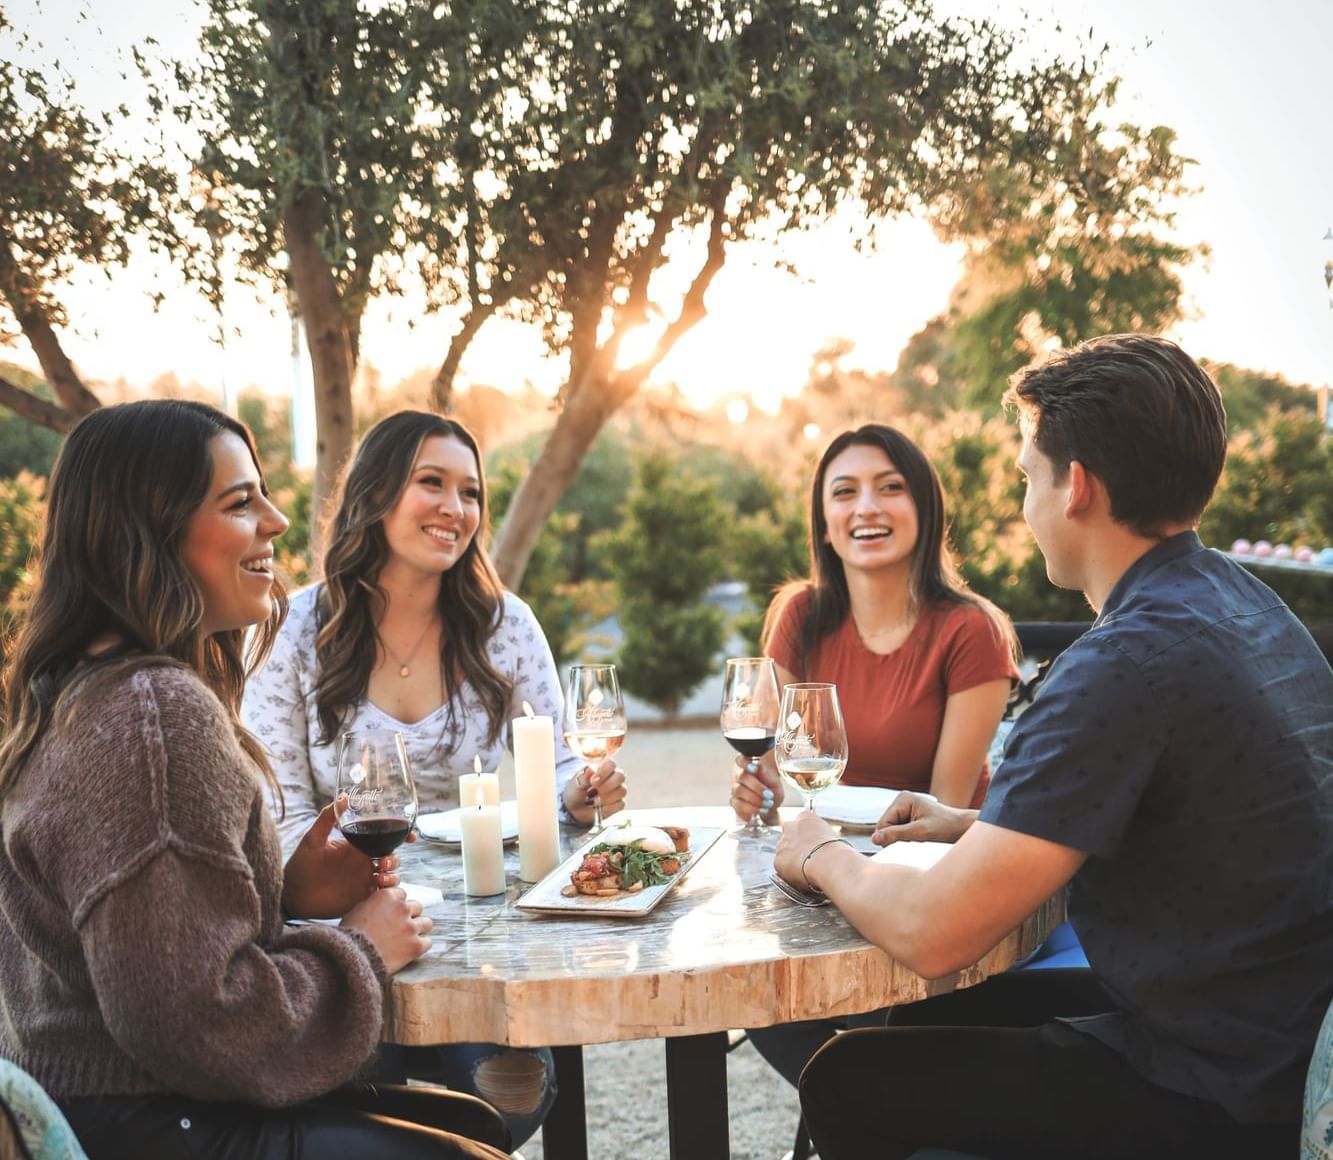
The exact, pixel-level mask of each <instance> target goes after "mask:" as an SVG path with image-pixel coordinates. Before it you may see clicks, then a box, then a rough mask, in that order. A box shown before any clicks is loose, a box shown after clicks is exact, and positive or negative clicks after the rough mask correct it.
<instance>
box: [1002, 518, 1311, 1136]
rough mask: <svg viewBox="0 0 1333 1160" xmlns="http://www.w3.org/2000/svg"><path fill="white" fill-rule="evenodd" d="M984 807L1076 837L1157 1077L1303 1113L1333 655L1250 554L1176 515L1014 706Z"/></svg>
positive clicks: (1080, 886)
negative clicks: (1178, 527) (1236, 551)
mask: <svg viewBox="0 0 1333 1160" xmlns="http://www.w3.org/2000/svg"><path fill="white" fill-rule="evenodd" d="M980 817H981V820H982V821H985V822H990V823H992V824H994V825H998V826H1003V827H1005V828H1007V829H1011V830H1017V831H1021V832H1023V833H1026V834H1032V835H1034V836H1036V837H1040V838H1045V839H1048V840H1050V841H1053V842H1058V843H1060V844H1062V845H1065V846H1070V847H1072V848H1075V849H1078V850H1082V851H1084V852H1086V853H1087V854H1088V855H1089V857H1088V860H1087V861H1086V862H1085V863H1084V866H1083V868H1082V869H1081V870H1080V871H1079V873H1078V874H1077V875H1076V876H1075V878H1074V881H1073V883H1072V885H1071V888H1070V896H1069V915H1070V920H1071V922H1072V923H1073V926H1074V929H1075V930H1076V932H1077V933H1078V936H1079V938H1080V940H1081V941H1082V943H1083V947H1084V950H1085V951H1086V953H1087V956H1088V962H1089V964H1090V965H1091V967H1092V969H1093V970H1094V971H1095V972H1096V973H1097V976H1098V978H1099V979H1100V980H1101V981H1102V982H1103V984H1104V985H1105V986H1106V988H1107V990H1108V992H1109V993H1110V994H1111V995H1112V996H1113V997H1114V999H1115V1001H1116V1004H1117V1007H1118V1011H1117V1012H1116V1013H1114V1014H1109V1015H1105V1016H1097V1017H1094V1018H1090V1019H1082V1020H1075V1021H1072V1022H1073V1025H1074V1026H1076V1027H1078V1028H1079V1029H1080V1030H1082V1031H1085V1032H1087V1033H1088V1034H1091V1035H1093V1036H1095V1037H1096V1038H1098V1039H1099V1040H1101V1041H1102V1042H1104V1043H1106V1044H1107V1045H1108V1046H1110V1047H1111V1048H1113V1049H1114V1050H1115V1051H1117V1052H1119V1053H1121V1054H1122V1055H1124V1056H1125V1057H1126V1058H1127V1060H1128V1062H1129V1063H1130V1064H1131V1065H1132V1066H1133V1067H1134V1068H1135V1069H1136V1070H1137V1071H1139V1072H1140V1073H1141V1074H1142V1075H1143V1076H1144V1077H1145V1078H1147V1079H1148V1080H1150V1081H1151V1082H1153V1083H1156V1084H1159V1085H1160V1086H1163V1087H1166V1088H1169V1089H1171V1090H1174V1091H1179V1092H1184V1093H1186V1094H1189V1095H1194V1096H1198V1097H1201V1098H1204V1099H1208V1100H1212V1101H1213V1102H1215V1103H1219V1104H1221V1105H1222V1106H1223V1107H1224V1108H1226V1109H1227V1111H1228V1112H1230V1113H1231V1114H1232V1115H1233V1116H1234V1117H1236V1118H1237V1119H1238V1120H1242V1121H1246V1122H1296V1121H1298V1120H1299V1119H1300V1101H1301V1088H1302V1083H1303V1079H1304V1069H1305V1066H1306V1064H1307V1062H1308V1060H1309V1058H1310V1052H1311V1050H1312V1047H1313V1044H1314V1040H1315V1034H1316V1031H1317V1029H1318V1027H1319V1022H1320V1019H1321V1018H1322V1017H1323V1012H1324V1009H1325V1007H1326V1006H1327V1005H1328V1001H1329V998H1330V994H1331V993H1333V673H1331V672H1330V670H1329V666H1328V663H1327V661H1325V659H1324V657H1323V655H1322V654H1321V653H1320V652H1319V649H1318V647H1317V646H1316V645H1315V643H1314V641H1313V640H1312V639H1311V638H1310V636H1309V634H1308V633H1307V632H1306V631H1305V629H1304V627H1303V626H1302V625H1301V623H1300V622H1299V621H1298V620H1297V619H1296V618H1295V616H1293V615H1292V613H1291V612H1290V610H1289V609H1288V608H1287V607H1286V605H1284V604H1283V603H1282V602H1281V600H1279V599H1278V597H1277V596H1276V595H1275V594H1274V593H1273V592H1272V590H1271V589H1269V588H1268V587H1267V586H1266V585H1264V584H1263V583H1262V582H1261V581H1259V580H1257V579H1255V578H1254V577H1253V576H1251V575H1250V574H1249V573H1248V572H1246V571H1245V570H1244V569H1243V568H1240V567H1239V566H1238V565H1236V564H1235V563H1233V562H1232V561H1230V560H1228V559H1227V558H1226V557H1225V556H1223V555H1221V554H1220V553H1218V552H1213V551H1209V550H1207V549H1205V548H1204V547H1203V546H1202V544H1201V543H1200V542H1199V540H1198V537H1197V536H1195V535H1194V534H1193V533H1185V534H1182V535H1179V536H1174V537H1172V538H1170V539H1168V540H1166V541H1164V542H1162V543H1161V544H1159V545H1157V546H1156V547H1154V548H1153V549H1152V550H1150V551H1149V552H1148V553H1146V554H1145V555H1144V556H1143V557H1141V558H1140V559H1139V560H1138V561H1137V562H1136V563H1135V564H1134V565H1133V566H1131V568H1130V569H1129V570H1128V571H1127V572H1126V574H1125V575H1124V576H1123V577H1122V578H1121V580H1120V582H1119V583H1118V584H1117V585H1116V587H1115V589H1114V590H1113V591H1112V593H1111V594H1110V596H1109V598H1108V599H1107V601H1106V605H1105V607H1104V608H1103V609H1102V611H1101V614H1100V615H1099V616H1098V618H1097V620H1096V622H1095V623H1094V625H1093V627H1092V628H1091V629H1090V630H1089V631H1088V632H1087V633H1086V634H1085V635H1084V636H1083V637H1081V638H1080V639H1079V640H1078V641H1077V642H1076V643H1075V644H1073V645H1071V646H1070V647H1069V648H1068V649H1067V650H1066V651H1065V652H1064V653H1063V654H1062V655H1061V656H1060V658H1059V659H1058V660H1057V661H1056V662H1055V664H1054V666H1053V667H1052V669H1051V672H1050V674H1049V676H1048V677H1047V679H1046V681H1045V682H1044V684H1043V686H1042V688H1041V691H1040V692H1039V693H1038V695H1037V698H1036V700H1035V702H1034V703H1033V705H1032V706H1031V708H1030V709H1029V710H1028V711H1027V712H1026V713H1024V714H1023V716H1022V717H1020V718H1019V721H1018V723H1017V724H1016V725H1015V727H1014V730H1013V732H1012V733H1011V735H1010V738H1009V742H1008V745H1007V746H1006V749H1005V759H1004V763H1003V764H1002V765H1001V767H1000V769H999V772H998V773H997V774H996V777H995V780H994V782H993V784H992V786H991V789H990V794H989V796H988V797H987V800H986V803H985V805H984V806H983V807H982V810H981V815H980Z"/></svg>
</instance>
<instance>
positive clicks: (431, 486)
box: [384, 435, 481, 574]
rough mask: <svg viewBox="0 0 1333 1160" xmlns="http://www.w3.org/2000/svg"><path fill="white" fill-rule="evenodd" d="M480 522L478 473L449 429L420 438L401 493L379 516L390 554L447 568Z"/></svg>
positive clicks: (433, 569)
mask: <svg viewBox="0 0 1333 1160" xmlns="http://www.w3.org/2000/svg"><path fill="white" fill-rule="evenodd" d="M480 523H481V473H480V470H479V468H478V466H477V458H476V456H475V455H473V454H472V450H471V449H470V448H469V447H468V446H467V444H465V443H463V442H462V441H461V440H459V439H457V438H456V437H454V436H453V435H432V436H430V438H428V439H424V440H422V443H421V450H420V451H418V452H417V458H416V462H415V463H414V464H413V465H412V474H411V475H410V476H409V477H408V480H407V486H406V487H405V488H404V489H403V494H402V495H400V496H399V497H398V502H397V503H396V504H394V506H393V508H392V509H391V510H390V511H389V514H388V515H386V516H385V517H384V538H385V540H386V541H387V542H388V545H389V553H390V556H391V558H393V559H394V560H396V561H397V562H399V563H401V564H406V565H408V566H410V567H412V568H415V569H416V570H417V571H420V572H424V573H435V574H439V573H442V572H447V571H449V569H450V568H452V567H453V566H454V565H455V564H457V563H458V561H459V560H461V559H462V558H463V553H464V552H466V551H467V547H468V545H469V544H470V543H471V542H472V539H473V537H474V536H475V535H476V534H477V528H478V526H479V525H480Z"/></svg>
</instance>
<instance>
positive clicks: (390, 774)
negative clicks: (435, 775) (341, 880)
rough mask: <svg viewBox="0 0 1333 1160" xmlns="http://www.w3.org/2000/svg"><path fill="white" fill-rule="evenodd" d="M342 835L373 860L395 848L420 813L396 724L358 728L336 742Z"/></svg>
mask: <svg viewBox="0 0 1333 1160" xmlns="http://www.w3.org/2000/svg"><path fill="white" fill-rule="evenodd" d="M344 795H345V796H346V804H345V805H344V807H343V811H342V813H341V814H340V815H339V816H338V829H339V830H341V831H342V836H343V837H344V838H346V839H347V840H348V841H349V842H351V844H352V845H353V846H355V847H356V848H357V849H358V850H360V851H361V853H363V854H364V855H366V857H367V858H370V859H371V860H372V861H373V862H374V866H375V872H376V873H378V872H379V861H380V859H381V858H385V857H387V856H388V855H390V854H392V853H393V852H394V851H395V850H396V849H398V847H399V846H400V845H402V843H403V842H404V841H406V840H407V835H408V834H409V833H410V832H411V830H412V824H413V822H415V821H416V819H417V787H416V784H415V783H414V782H413V781H412V766H411V765H410V763H409V762H408V760H407V749H406V747H405V746H404V745H403V735H402V734H401V733H399V732H398V731H397V730H396V729H357V730H354V731H352V732H350V733H344V734H343V735H342V737H341V739H340V741H339V746H338V790H337V797H338V799H342V798H343V797H344Z"/></svg>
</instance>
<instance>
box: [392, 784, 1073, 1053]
mask: <svg viewBox="0 0 1333 1160" xmlns="http://www.w3.org/2000/svg"><path fill="white" fill-rule="evenodd" d="M632 813H633V816H634V818H635V819H636V820H642V821H643V822H645V823H648V824H667V825H670V824H675V825H686V826H720V827H727V826H730V825H732V824H734V817H733V815H732V813H731V810H730V809H728V808H726V807H713V806H707V807H692V808H687V809H680V808H672V809H656V810H634V811H632ZM586 840H587V836H586V834H585V833H584V832H583V831H581V830H577V829H569V830H567V831H565V832H562V835H561V841H562V846H563V850H564V852H565V853H569V852H572V851H573V850H575V849H577V848H578V847H579V846H581V845H582V844H583V843H584V842H585V841H586ZM776 844H777V835H776V834H772V835H770V836H768V837H765V838H763V839H752V838H746V837H738V836H735V835H732V834H723V836H722V837H721V838H720V839H719V840H718V841H717V842H716V843H715V844H714V845H713V846H712V847H711V849H709V850H708V851H707V852H706V853H705V854H703V855H702V856H701V857H700V858H699V859H698V860H697V862H696V863H695V864H693V865H692V866H691V868H690V870H689V873H688V874H686V875H685V876H684V878H683V879H682V880H681V882H680V883H679V884H678V885H677V887H676V888H675V889H674V890H673V891H672V892H671V893H670V894H668V895H667V896H666V897H665V898H664V899H663V900H662V902H661V903H660V904H659V905H658V906H657V907H656V908H655V909H654V910H653V911H652V912H651V913H650V914H648V915H647V916H645V917H642V918H635V919H624V918H601V917H583V916H581V915H580V916H576V917H567V916H551V915H545V914H533V913H530V912H526V911H522V910H519V909H517V908H516V907H515V906H514V903H515V902H516V901H517V899H518V898H520V897H521V896H522V895H523V893H524V892H526V890H527V889H528V888H529V884H527V883H521V882H519V881H518V852H517V850H516V849H515V848H513V847H509V848H508V849H507V850H506V857H505V868H506V876H507V884H508V889H507V891H506V893H505V894H504V895H497V896H495V897H493V898H469V897H467V896H466V895H465V894H464V893H463V886H462V860H461V858H460V856H459V854H458V852H457V850H456V848H449V847H445V846H441V845H437V844H434V843H430V842H425V841H418V842H416V843H413V844H412V845H411V846H408V847H404V848H403V849H402V851H401V854H402V862H403V865H402V870H401V875H402V878H403V881H405V882H410V883H413V884H416V885H421V886H433V887H436V888H438V889H439V890H440V891H441V892H442V893H443V896H444V899H443V902H442V903H441V904H440V905H436V906H431V907H429V908H428V909H427V913H429V914H430V916H431V917H432V919H434V922H435V929H434V931H433V938H434V946H433V947H432V949H431V950H430V951H429V952H428V953H427V954H426V955H425V956H423V957H422V958H421V959H420V960H418V961H417V962H416V963H414V964H413V965H412V966H410V967H408V968H407V969H405V970H404V971H402V972H401V973H400V974H399V975H398V976H397V977H396V978H395V980H394V982H393V986H392V988H391V994H390V998H389V1011H388V1018H387V1021H386V1029H385V1030H386V1038H387V1039H389V1040H391V1041H393V1042H397V1043H405V1044H428V1043H452V1042H469V1041H477V1042H487V1043H507V1044H512V1045H514V1046H526V1047H532V1046H543V1045H552V1046H554V1045H559V1044H590V1043H607V1042H612V1041H617V1040H625V1039H648V1038H656V1037H668V1038H669V1037H676V1036H687V1035H700V1034H705V1033H708V1032H715V1031H720V1030H725V1029H727V1028H732V1027H764V1026H768V1025H771V1024H774V1023H781V1022H786V1021H789V1020H793V1019H806V1018H812V1017H815V1016H817V1015H823V1016H829V1015H839V1014H850V1013H854V1012H861V1011H869V1010H873V1009H875V1008H878V1007H883V1006H887V1005H889V1004H891V1003H902V1002H910V1001H912V1000H915V999H920V998H924V997H926V996H927V995H933V994H938V993H941V992H944V991H950V990H953V989H954V988H955V987H959V986H969V985H971V984H973V983H977V982H980V981H981V980H982V979H984V978H986V977H987V976H988V975H991V974H994V973H996V972H998V971H1002V970H1004V969H1006V968H1007V967H1008V966H1010V965H1011V964H1012V963H1013V962H1015V961H1016V960H1018V959H1020V958H1022V957H1023V956H1024V955H1026V954H1028V953H1029V952H1030V951H1032V950H1033V949H1035V947H1036V946H1037V945H1038V944H1039V943H1040V942H1041V941H1042V939H1044V938H1045V936H1046V934H1047V933H1048V932H1049V931H1050V929H1051V928H1052V927H1054V926H1055V925H1056V924H1058V923H1059V922H1060V921H1061V920H1062V919H1063V917H1064V903H1063V895H1061V896H1059V897H1057V898H1054V899H1052V900H1050V901H1049V902H1047V903H1046V904H1045V905H1044V906H1043V907H1042V908H1041V909H1040V910H1038V911H1037V912H1036V913H1035V914H1034V915H1032V916H1031V917H1030V918H1029V919H1028V920H1027V921H1026V922H1024V923H1023V924H1022V925H1021V926H1020V927H1019V928H1018V929H1017V930H1015V931H1013V932H1012V933H1011V934H1009V935H1008V936H1007V937H1006V938H1005V939H1004V940H1003V941H1002V942H1001V943H1000V944H999V945H998V946H997V947H995V948H994V949H993V950H992V951H990V952H989V953H988V954H987V955H986V956H985V957H984V958H982V959H981V960H980V961H979V962H978V963H976V964H974V965H973V966H971V967H969V968H967V969H966V970H964V971H960V972H958V973H956V974H954V975H951V976H948V977H946V978H944V979H938V980H935V981H933V982H927V981H926V980H924V979H922V978H921V977H920V976H918V975H916V974H915V973H914V972H912V971H910V970H908V969H907V968H906V967H904V966H902V965H901V964H899V963H897V962H895V961H894V960H893V959H892V958H891V957H890V956H889V955H887V954H885V953H884V952H883V951H881V950H879V949H878V948H876V947H874V946H872V945H871V944H870V943H868V942H866V941H865V940H864V939H863V938H861V936H860V935H858V934H857V933H856V931H855V930H853V929H852V927H851V925H850V924H849V923H848V922H847V921H846V920H845V919H844V918H843V917H842V915H841V914H840V913H839V912H838V911H837V910H836V909H835V908H834V907H832V906H825V907H819V908H807V907H801V906H797V905H795V904H794V903H792V902H791V901H789V900H788V899H787V898H786V897H784V896H783V895H782V894H781V893H780V892H779V891H778V890H777V889H776V888H775V887H773V886H772V885H771V884H770V883H769V881H768V874H769V871H770V870H771V869H772V865H773V850H774V848H775V846H776Z"/></svg>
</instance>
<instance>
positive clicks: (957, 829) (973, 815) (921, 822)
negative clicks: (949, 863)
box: [871, 790, 977, 846]
mask: <svg viewBox="0 0 1333 1160" xmlns="http://www.w3.org/2000/svg"><path fill="white" fill-rule="evenodd" d="M976 820H977V811H976V810H961V809H957V808H956V807H954V806H946V805H944V804H943V803H942V802H937V801H936V800H935V799H934V798H930V797H926V796H925V795H923V794H919V793H909V792H908V791H907V790H903V791H902V792H901V793H900V794H899V795H898V796H897V797H896V798H894V799H893V804H892V805H890V806H889V808H888V809H887V810H885V811H884V816H883V817H882V818H880V819H879V823H878V824H877V825H876V826H875V832H874V834H873V835H872V836H871V841H873V842H874V843H875V845H877V846H891V845H893V843H894V842H956V841H957V840H958V839H959V838H961V837H962V836H963V835H964V834H965V833H966V832H967V829H968V827H969V826H971V825H972V823H973V822H975V821H976Z"/></svg>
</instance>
